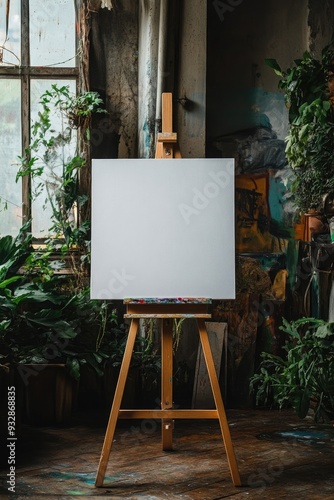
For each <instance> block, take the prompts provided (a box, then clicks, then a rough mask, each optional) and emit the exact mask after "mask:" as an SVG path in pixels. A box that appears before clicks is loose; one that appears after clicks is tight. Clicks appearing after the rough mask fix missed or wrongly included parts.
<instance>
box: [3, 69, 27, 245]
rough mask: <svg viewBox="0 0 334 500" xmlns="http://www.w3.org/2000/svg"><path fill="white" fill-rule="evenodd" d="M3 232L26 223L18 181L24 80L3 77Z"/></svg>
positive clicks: (17, 228)
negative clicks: (22, 211) (22, 82)
mask: <svg viewBox="0 0 334 500" xmlns="http://www.w3.org/2000/svg"><path fill="white" fill-rule="evenodd" d="M0 109H1V120H0V158H1V163H0V178H1V183H0V233H1V234H2V235H4V234H11V235H13V236H14V235H16V234H17V232H18V230H19V228H20V227H21V225H22V213H21V199H22V197H21V193H22V191H21V183H20V182H18V183H16V181H15V178H16V172H17V171H18V156H19V155H20V154H21V84H20V81H19V80H12V79H8V80H4V79H2V80H0Z"/></svg>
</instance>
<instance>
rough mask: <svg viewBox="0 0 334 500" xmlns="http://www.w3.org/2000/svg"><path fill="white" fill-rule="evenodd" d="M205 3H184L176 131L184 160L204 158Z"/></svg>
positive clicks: (187, 0) (195, 1)
mask: <svg viewBox="0 0 334 500" xmlns="http://www.w3.org/2000/svg"><path fill="white" fill-rule="evenodd" d="M206 10H207V2H206V1H203V0H193V1H189V0H186V1H184V5H183V12H182V17H181V33H180V41H179V53H178V57H179V67H178V84H177V87H176V93H177V97H178V98H181V99H184V98H186V99H188V100H189V102H187V101H186V102H185V101H181V102H182V103H183V104H185V105H183V106H182V105H181V104H179V105H178V107H177V109H176V112H177V121H176V123H177V132H178V137H179V145H180V149H181V154H182V156H183V157H185V158H203V157H205V136H206V109H205V107H206V91H207V89H206V53H207V47H206V36H207V22H206V20H207V17H206Z"/></svg>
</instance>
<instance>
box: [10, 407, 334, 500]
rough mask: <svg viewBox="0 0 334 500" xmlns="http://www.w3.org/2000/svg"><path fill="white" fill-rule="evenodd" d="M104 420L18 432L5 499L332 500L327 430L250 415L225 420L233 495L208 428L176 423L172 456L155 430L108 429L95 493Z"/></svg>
mask: <svg viewBox="0 0 334 500" xmlns="http://www.w3.org/2000/svg"><path fill="white" fill-rule="evenodd" d="M107 417H108V415H107V414H105V415H101V414H97V413H85V414H76V415H75V416H74V418H73V421H72V422H71V425H69V426H67V427H65V428H64V427H63V428H57V427H44V428H43V427H31V426H23V427H22V429H21V432H20V435H19V437H18V440H17V444H16V459H17V464H16V495H17V496H15V498H26V497H31V498H34V499H43V500H44V499H55V498H60V499H72V498H73V499H74V498H77V497H81V498H89V499H91V498H100V497H109V498H112V499H120V498H123V499H124V498H128V499H148V500H153V499H166V498H170V499H174V498H175V499H176V498H178V499H180V498H181V499H185V500H190V499H191V500H213V499H215V500H218V499H222V498H233V499H234V500H239V499H253V498H256V499H258V498H261V499H275V498H277V499H292V498H293V499H303V500H305V499H312V500H317V499H320V498H321V499H325V498H326V499H333V498H334V449H333V443H334V429H333V427H331V426H314V424H313V422H312V420H311V419H306V420H303V421H301V420H299V419H297V418H296V417H295V416H294V414H293V413H291V412H284V413H279V412H274V411H253V410H250V411H248V410H233V411H232V410H231V411H228V419H229V424H230V430H231V435H232V440H233V444H234V449H235V453H236V456H237V460H238V464H239V470H240V474H241V478H242V482H243V486H242V487H238V488H236V487H234V486H233V484H232V481H231V477H230V474H229V469H228V466H227V462H226V456H225V452H224V446H223V442H222V439H221V435H220V432H219V426H218V422H217V421H216V420H205V421H203V420H191V421H190V420H188V421H183V420H182V421H181V420H180V421H176V422H175V430H174V451H172V452H163V451H161V441H160V422H157V421H154V420H147V421H137V420H132V421H119V422H118V425H117V430H116V434H115V441H114V444H113V447H112V450H111V455H110V460H109V464H108V469H107V474H106V478H105V485H104V487H103V488H95V487H94V481H95V475H96V470H97V466H98V461H99V457H100V453H101V448H102V443H103V438H104V433H105V429H106V424H107ZM2 451H3V450H2ZM8 468H9V466H8V465H7V464H5V465H3V466H2V469H1V486H0V498H1V499H3V498H13V495H12V494H10V492H8V491H7V484H6V480H7V478H6V474H8Z"/></svg>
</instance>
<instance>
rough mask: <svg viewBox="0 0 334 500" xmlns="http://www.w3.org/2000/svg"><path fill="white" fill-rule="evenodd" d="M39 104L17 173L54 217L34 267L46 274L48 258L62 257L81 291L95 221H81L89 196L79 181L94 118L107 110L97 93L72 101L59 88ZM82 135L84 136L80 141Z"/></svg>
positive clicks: (64, 89) (66, 91)
mask: <svg viewBox="0 0 334 500" xmlns="http://www.w3.org/2000/svg"><path fill="white" fill-rule="evenodd" d="M40 104H41V111H40V112H39V114H38V119H37V120H36V121H35V122H34V123H33V124H32V127H31V143H30V146H29V147H28V148H27V149H26V150H25V153H24V155H23V156H20V157H19V161H20V168H19V171H18V173H17V180H19V179H20V178H22V177H25V176H29V178H30V180H31V183H32V186H34V189H33V200H35V199H37V198H39V197H41V196H45V203H44V206H45V207H48V210H49V211H50V219H51V220H50V226H49V227H48V228H45V230H46V231H47V233H48V235H49V238H47V239H46V241H45V245H46V246H44V247H43V251H42V252H40V253H39V255H38V254H35V255H34V256H33V258H34V262H33V263H32V265H33V267H34V268H36V267H38V266H39V265H41V266H42V269H43V273H45V271H46V267H45V264H46V259H45V253H49V256H50V254H52V253H55V252H56V253H58V254H60V260H61V261H62V265H63V266H65V263H66V265H69V266H70V268H71V272H72V275H73V277H74V278H75V283H74V285H75V286H76V287H77V289H78V288H80V287H81V286H82V282H83V280H84V278H85V275H86V274H87V273H86V269H87V264H88V263H89V253H90V220H89V218H87V217H83V216H82V213H83V208H84V207H85V206H86V205H87V204H88V203H89V194H88V193H83V192H81V191H80V188H79V183H78V180H79V175H80V171H81V170H82V169H83V167H85V166H86V162H87V144H88V142H89V138H90V127H91V119H92V116H93V114H95V113H106V110H105V109H103V108H102V107H101V106H102V104H103V101H102V99H101V98H100V96H99V95H98V93H96V92H85V93H83V94H79V95H72V94H71V92H70V90H69V86H62V87H59V86H58V85H56V84H54V85H51V88H50V90H47V91H46V92H45V93H44V94H43V95H42V96H41V98H40ZM55 117H57V120H58V122H57V123H58V129H57V128H55V125H54V120H55ZM77 129H79V132H78V134H79V136H75V134H76V130H77ZM74 144H76V147H75V150H73V147H74ZM38 257H40V260H39V258H38ZM60 265H61V264H60V263H59V262H58V266H60ZM49 270H50V269H49ZM51 273H52V269H51ZM75 286H74V288H75Z"/></svg>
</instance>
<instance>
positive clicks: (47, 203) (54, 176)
mask: <svg viewBox="0 0 334 500" xmlns="http://www.w3.org/2000/svg"><path fill="white" fill-rule="evenodd" d="M53 84H57V87H58V88H59V87H62V86H67V85H69V88H70V92H71V93H73V94H75V89H76V82H75V80H32V81H31V119H32V123H33V122H34V121H35V120H38V113H39V112H40V111H41V109H42V108H41V105H40V104H39V101H40V97H41V95H42V94H44V92H45V91H46V90H51V85H53ZM50 108H51V116H50V119H51V123H52V127H51V129H52V130H51V129H50V130H49V132H48V133H47V134H46V135H45V136H43V137H44V139H45V140H50V138H51V137H55V136H57V135H58V134H59V133H64V132H65V131H66V129H67V127H68V121H67V120H66V119H64V118H62V117H61V116H60V114H59V113H57V112H56V111H55V108H54V107H52V106H50ZM75 151H76V133H75V130H72V139H71V141H70V142H69V143H68V144H63V143H62V144H61V145H60V146H57V147H55V148H54V150H53V151H52V152H51V154H50V149H49V150H48V154H46V152H47V149H46V148H45V147H43V146H40V147H39V149H38V151H37V152H35V153H34V156H38V157H39V158H40V160H39V161H38V162H37V163H35V165H34V166H35V167H39V166H42V167H43V173H42V175H41V176H40V177H37V178H35V179H32V193H33V201H32V232H33V235H34V236H35V237H36V238H42V237H46V236H48V235H49V229H50V227H51V225H52V221H51V219H52V206H53V207H54V208H55V209H56V210H57V201H56V199H55V196H56V192H57V188H58V187H59V183H60V176H61V175H62V173H63V167H64V164H65V163H66V162H67V161H68V160H69V158H71V157H73V156H74V155H75ZM36 193H39V194H38V195H37V197H36V196H35V195H36Z"/></svg>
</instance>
